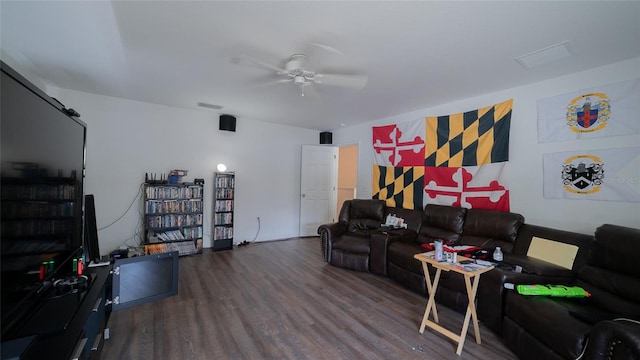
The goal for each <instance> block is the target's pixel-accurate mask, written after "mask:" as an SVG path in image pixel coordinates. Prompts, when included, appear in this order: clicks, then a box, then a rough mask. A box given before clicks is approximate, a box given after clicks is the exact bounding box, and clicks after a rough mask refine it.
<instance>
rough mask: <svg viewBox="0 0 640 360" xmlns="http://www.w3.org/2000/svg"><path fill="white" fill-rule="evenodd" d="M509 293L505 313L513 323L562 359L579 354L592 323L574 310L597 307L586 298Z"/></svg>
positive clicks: (591, 309) (590, 309)
mask: <svg viewBox="0 0 640 360" xmlns="http://www.w3.org/2000/svg"><path fill="white" fill-rule="evenodd" d="M506 295H507V296H506V307H505V315H506V316H508V317H509V318H511V320H512V321H513V322H515V323H517V324H518V325H519V326H521V327H522V328H524V329H527V332H529V333H530V334H531V335H532V336H533V337H534V338H536V339H538V340H540V341H541V342H542V343H544V344H545V345H546V346H547V347H549V348H550V349H552V350H553V351H554V352H556V353H557V354H559V355H560V356H562V357H563V358H566V359H575V358H577V357H578V356H579V355H580V353H581V352H582V349H583V347H584V346H585V341H586V338H587V336H588V335H589V331H590V330H591V326H592V325H591V324H589V323H587V322H585V321H582V320H580V319H579V318H578V317H576V316H574V315H573V314H572V313H573V312H580V311H594V312H595V311H599V310H598V309H597V308H594V307H590V306H588V305H586V300H585V299H567V298H550V297H545V296H523V295H520V294H517V293H516V292H515V291H511V292H509V293H507V294H506Z"/></svg>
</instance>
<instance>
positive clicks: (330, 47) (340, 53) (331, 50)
mask: <svg viewBox="0 0 640 360" xmlns="http://www.w3.org/2000/svg"><path fill="white" fill-rule="evenodd" d="M311 45H313V46H317V47H319V48H320V49H322V50H326V51H329V52H332V53H335V54H338V55H344V54H343V53H342V51H340V50H338V49H336V48H334V47H333V46H329V45H325V44H320V43H317V42H312V43H311Z"/></svg>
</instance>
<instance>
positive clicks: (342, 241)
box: [332, 233, 371, 254]
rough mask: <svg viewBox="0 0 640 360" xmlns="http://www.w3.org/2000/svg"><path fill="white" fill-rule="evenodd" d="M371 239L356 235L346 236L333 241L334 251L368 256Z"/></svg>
mask: <svg viewBox="0 0 640 360" xmlns="http://www.w3.org/2000/svg"><path fill="white" fill-rule="evenodd" d="M370 241H371V239H370V237H369V236H360V235H356V234H349V233H347V234H344V235H342V236H341V237H339V238H338V239H335V240H334V241H333V247H332V248H333V250H341V251H343V252H348V253H355V254H368V253H369V251H370Z"/></svg>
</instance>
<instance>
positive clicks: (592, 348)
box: [318, 199, 640, 359]
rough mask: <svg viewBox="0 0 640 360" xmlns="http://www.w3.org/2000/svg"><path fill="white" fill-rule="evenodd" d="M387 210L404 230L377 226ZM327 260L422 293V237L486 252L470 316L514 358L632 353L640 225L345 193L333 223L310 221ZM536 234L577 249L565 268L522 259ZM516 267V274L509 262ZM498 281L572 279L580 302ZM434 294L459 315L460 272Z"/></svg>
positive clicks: (638, 347) (638, 316) (639, 302)
mask: <svg viewBox="0 0 640 360" xmlns="http://www.w3.org/2000/svg"><path fill="white" fill-rule="evenodd" d="M388 214H395V215H397V216H398V217H402V218H404V219H405V223H406V224H407V228H406V229H387V228H383V227H381V224H382V223H384V219H385V218H386V216H387V215H388ZM318 233H319V234H320V235H321V239H322V251H323V256H324V259H325V261H327V262H328V263H330V264H331V265H334V266H338V267H343V268H347V269H351V270H356V271H366V272H371V273H375V274H378V275H382V276H388V277H389V278H391V279H393V280H395V281H397V282H399V283H400V284H402V285H404V286H406V287H408V288H410V289H412V290H413V291H416V292H418V293H421V294H425V295H426V283H425V279H424V274H423V273H422V265H421V263H420V262H419V261H417V260H416V259H414V258H413V255H414V254H416V253H420V252H425V251H426V250H425V249H424V248H423V247H422V244H424V243H431V242H433V240H434V239H443V240H445V241H449V242H452V243H454V244H456V245H475V246H479V247H481V248H483V249H486V250H487V253H488V254H491V253H492V252H493V249H494V248H495V247H496V246H500V247H501V249H502V250H503V253H504V261H503V262H502V263H501V264H500V265H499V266H498V267H497V268H496V269H494V270H492V271H489V272H487V273H485V274H484V275H482V278H481V280H480V283H479V287H478V293H477V299H476V302H477V304H476V306H477V314H478V319H479V320H480V321H482V322H483V323H484V324H485V325H486V326H487V327H489V328H490V329H491V330H493V331H494V332H496V333H498V334H500V335H502V337H503V339H504V341H505V344H506V345H507V346H508V347H509V348H510V349H511V350H512V351H513V352H514V353H515V354H516V355H517V356H518V357H519V358H521V359H542V358H544V359H576V358H578V357H580V356H582V357H581V359H604V358H608V359H611V358H613V359H616V358H620V359H633V358H640V323H638V320H640V261H638V260H637V259H640V257H639V256H636V255H635V251H634V250H635V249H636V247H637V246H640V229H633V228H627V227H622V226H616V225H608V224H605V225H602V226H600V227H599V228H598V230H597V231H596V233H595V234H594V235H585V234H578V233H574V232H569V231H563V230H557V229H551V228H547V227H542V226H537V225H531V224H526V223H525V222H524V217H523V216H522V215H520V214H516V213H506V212H498V211H491V210H479V209H465V208H456V207H451V206H441V205H433V204H429V205H427V206H426V207H425V209H424V210H422V211H421V210H408V209H402V208H395V207H387V206H385V203H384V202H383V201H381V200H363V199H357V200H349V201H346V202H345V203H344V204H343V206H342V209H341V211H340V215H339V219H338V222H337V223H333V224H325V225H322V226H320V227H319V228H318ZM534 237H537V238H542V239H545V240H551V241H554V242H560V243H565V244H570V245H575V246H577V247H578V251H577V253H576V255H575V259H574V261H573V265H572V266H571V268H570V269H568V268H565V267H562V266H559V265H555V264H552V263H550V262H546V261H543V260H539V259H536V258H533V257H529V256H527V253H528V250H529V246H530V244H531V241H532V239H533V238H534ZM516 265H518V266H519V267H521V268H522V270H521V271H519V272H516V271H515V270H516V269H515V266H516ZM505 283H512V284H514V285H519V284H562V285H575V286H580V287H582V288H584V289H585V290H587V291H589V292H590V293H591V294H592V296H591V297H589V298H585V299H568V298H551V297H538V296H536V297H532V296H523V295H519V294H518V293H517V292H515V291H514V290H509V289H505V287H504V284H505ZM436 301H437V302H438V303H440V304H443V305H445V306H447V307H450V308H452V309H455V310H457V311H459V312H462V313H464V312H465V311H466V307H467V305H468V300H467V295H466V288H465V285H464V280H463V277H462V276H461V275H460V274H457V273H452V272H443V273H442V275H441V278H440V284H439V287H438V291H437V292H436Z"/></svg>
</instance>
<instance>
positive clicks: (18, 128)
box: [0, 62, 86, 340]
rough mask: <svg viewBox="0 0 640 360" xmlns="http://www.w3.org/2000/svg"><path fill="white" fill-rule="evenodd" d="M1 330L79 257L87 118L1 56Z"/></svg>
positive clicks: (16, 319) (37, 300)
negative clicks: (74, 114) (70, 112)
mask: <svg viewBox="0 0 640 360" xmlns="http://www.w3.org/2000/svg"><path fill="white" fill-rule="evenodd" d="M1 67H2V75H1V76H2V78H1V79H0V87H1V88H0V94H1V95H0V96H1V98H0V104H1V107H0V109H1V110H0V111H1V112H0V126H1V129H0V136H1V139H0V144H1V147H2V148H1V152H0V156H1V162H0V171H1V175H0V176H1V179H0V181H1V183H0V193H1V196H0V200H1V211H0V218H1V222H2V224H1V234H0V235H1V237H0V246H1V257H2V258H1V259H0V261H1V269H2V279H1V286H2V290H1V297H2V303H1V305H0V306H1V312H2V337H3V340H5V339H7V338H10V334H11V331H12V329H13V328H14V327H15V326H17V325H19V323H20V322H21V319H22V320H24V317H26V316H28V315H29V313H30V312H33V309H34V307H37V306H38V305H39V303H40V302H42V301H43V298H44V296H45V294H43V292H44V290H45V289H46V288H47V286H46V285H47V284H50V283H51V282H52V281H53V280H55V279H56V278H60V277H64V276H66V275H69V274H70V273H71V272H72V271H73V269H72V263H73V261H72V259H73V258H75V257H80V256H82V239H83V236H82V231H83V224H82V209H83V179H84V169H85V139H86V125H85V124H84V123H83V122H82V121H80V120H79V119H77V118H74V117H71V116H69V115H67V113H66V112H65V111H63V110H65V109H63V107H62V106H61V105H60V104H59V103H57V102H56V101H55V100H53V99H51V98H50V97H48V96H47V95H45V94H44V93H43V92H42V91H41V90H39V89H37V88H36V87H35V86H33V85H32V84H31V83H30V82H28V81H27V80H26V79H25V78H24V77H22V76H20V75H19V74H18V73H17V72H15V71H14V70H13V69H11V68H10V67H9V66H7V65H6V64H5V63H4V62H2V63H1Z"/></svg>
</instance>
